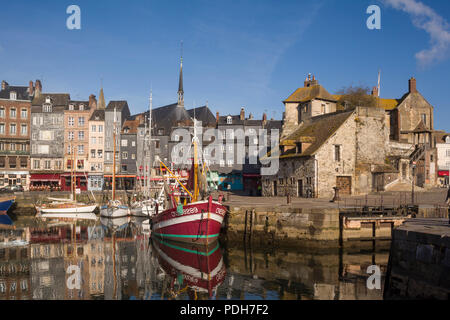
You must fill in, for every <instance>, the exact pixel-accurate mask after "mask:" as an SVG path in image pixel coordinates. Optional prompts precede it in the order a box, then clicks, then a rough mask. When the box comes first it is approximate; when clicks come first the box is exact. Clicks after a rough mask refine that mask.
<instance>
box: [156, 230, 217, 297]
mask: <svg viewBox="0 0 450 320" xmlns="http://www.w3.org/2000/svg"><path fill="white" fill-rule="evenodd" d="M152 244H153V248H154V252H155V253H156V255H157V258H158V263H159V265H160V266H161V267H162V269H163V270H164V272H165V273H166V274H167V275H169V277H170V285H169V288H171V292H172V294H175V295H176V291H175V290H174V289H175V288H174V287H175V283H177V287H178V288H179V290H178V292H179V293H181V292H184V291H186V290H187V293H188V294H189V296H190V298H192V299H196V298H201V294H204V295H207V297H209V298H211V297H212V296H213V294H215V293H217V289H218V287H219V286H220V284H222V282H223V281H224V280H225V276H226V268H225V263H224V261H223V257H222V252H221V250H220V247H219V242H218V241H216V242H214V243H212V244H210V245H209V246H202V247H199V246H193V245H190V244H187V243H179V242H172V241H166V240H162V239H159V238H153V241H152Z"/></svg>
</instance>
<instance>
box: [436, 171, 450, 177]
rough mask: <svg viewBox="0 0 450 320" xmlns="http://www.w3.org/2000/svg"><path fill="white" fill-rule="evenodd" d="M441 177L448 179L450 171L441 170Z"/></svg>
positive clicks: (439, 172)
mask: <svg viewBox="0 0 450 320" xmlns="http://www.w3.org/2000/svg"><path fill="white" fill-rule="evenodd" d="M438 176H439V177H448V176H449V170H439V171H438Z"/></svg>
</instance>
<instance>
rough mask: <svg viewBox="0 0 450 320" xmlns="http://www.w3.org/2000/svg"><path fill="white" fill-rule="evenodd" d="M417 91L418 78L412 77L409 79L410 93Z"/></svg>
mask: <svg viewBox="0 0 450 320" xmlns="http://www.w3.org/2000/svg"><path fill="white" fill-rule="evenodd" d="M416 92H417V86H416V79H415V78H414V77H412V78H411V79H409V93H416Z"/></svg>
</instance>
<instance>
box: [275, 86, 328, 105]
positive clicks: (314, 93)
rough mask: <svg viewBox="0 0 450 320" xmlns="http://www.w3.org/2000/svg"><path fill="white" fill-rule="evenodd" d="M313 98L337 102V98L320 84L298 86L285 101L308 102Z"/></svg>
mask: <svg viewBox="0 0 450 320" xmlns="http://www.w3.org/2000/svg"><path fill="white" fill-rule="evenodd" d="M313 99H320V100H327V101H332V102H336V99H335V98H334V97H333V96H332V95H331V94H330V93H328V91H327V90H325V88H324V87H322V86H321V85H320V84H317V85H313V86H309V87H302V88H298V89H297V90H295V91H294V93H292V94H291V95H290V96H289V97H288V98H287V99H286V100H285V101H284V102H308V101H311V100H313Z"/></svg>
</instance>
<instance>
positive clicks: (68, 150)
mask: <svg viewBox="0 0 450 320" xmlns="http://www.w3.org/2000/svg"><path fill="white" fill-rule="evenodd" d="M71 153H72V147H71V146H67V154H71Z"/></svg>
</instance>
